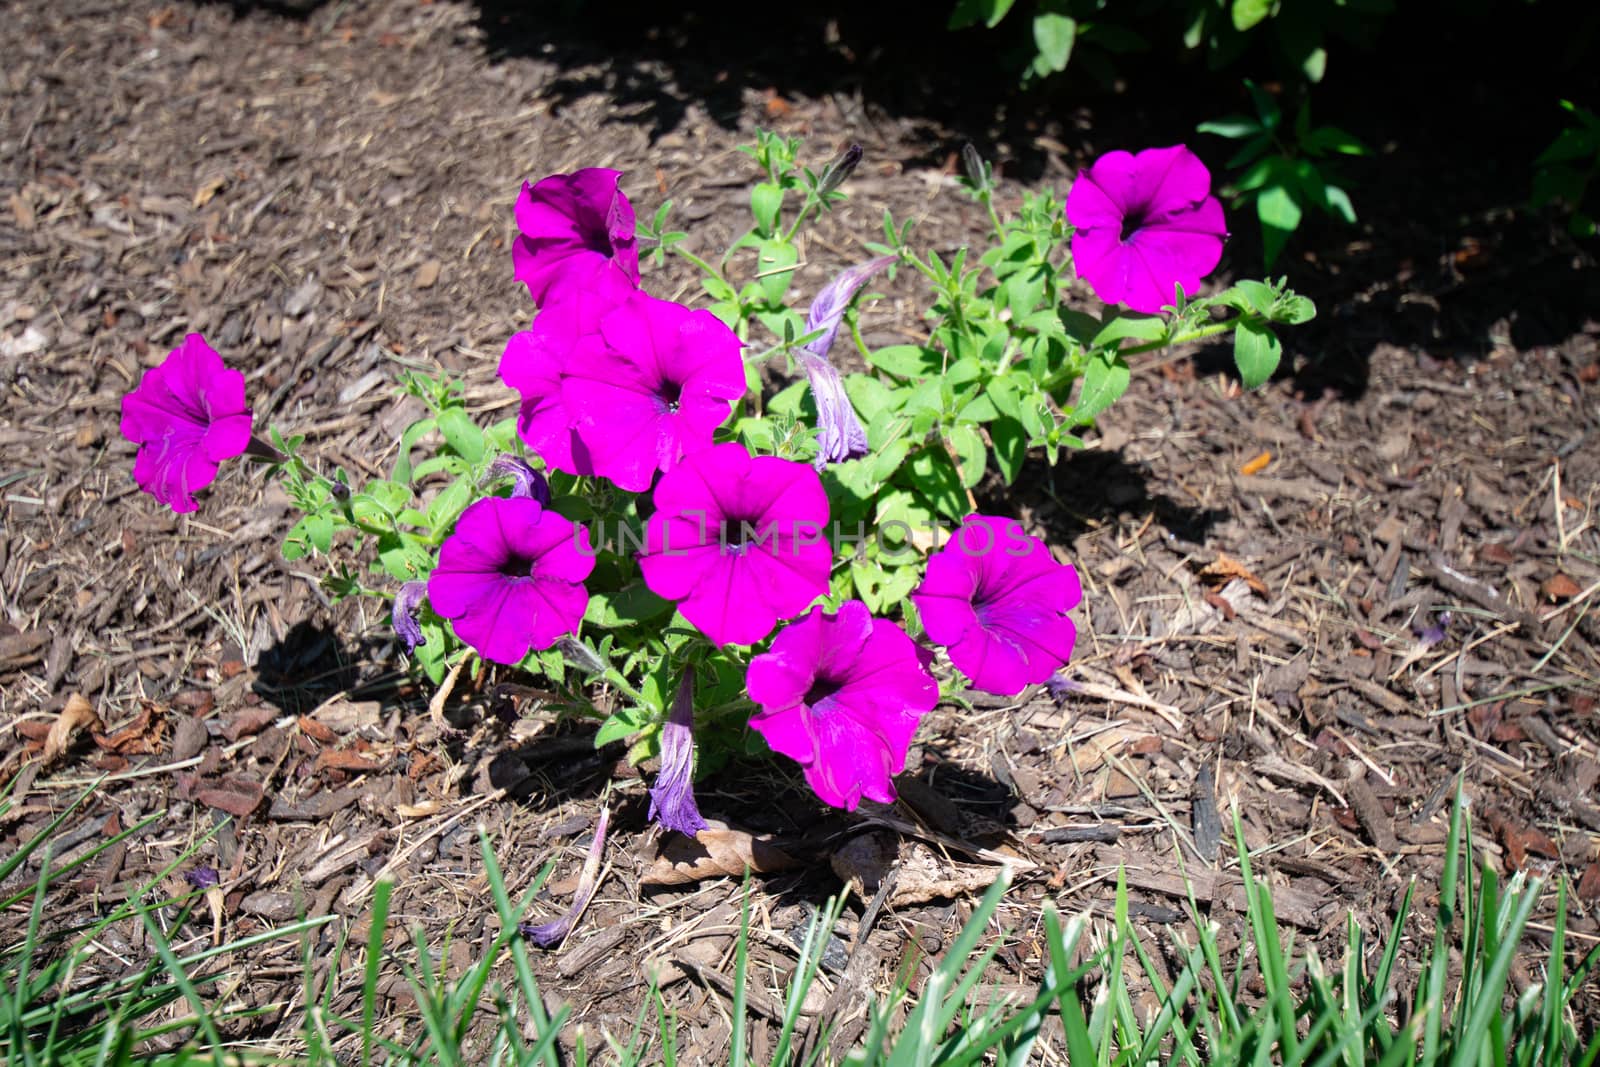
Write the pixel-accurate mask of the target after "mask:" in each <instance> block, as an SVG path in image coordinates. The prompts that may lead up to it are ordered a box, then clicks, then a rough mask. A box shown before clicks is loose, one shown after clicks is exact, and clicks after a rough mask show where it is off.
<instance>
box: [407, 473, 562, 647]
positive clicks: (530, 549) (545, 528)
mask: <svg viewBox="0 0 1600 1067" xmlns="http://www.w3.org/2000/svg"><path fill="white" fill-rule="evenodd" d="M592 570H594V550H593V549H591V548H590V547H589V532H588V531H587V530H585V529H584V528H583V527H581V526H574V525H573V524H572V522H570V521H569V520H567V519H565V518H562V517H561V516H560V515H558V514H556V513H555V512H554V511H548V510H546V509H545V508H544V506H543V505H541V504H540V503H539V502H538V501H537V500H533V499H530V498H528V497H511V498H504V497H493V496H491V497H485V498H484V499H482V500H479V501H478V502H477V503H475V504H473V505H472V506H471V507H469V508H467V510H465V511H463V512H462V513H461V517H460V518H459V519H457V520H456V526H455V529H454V530H453V531H451V533H450V536H449V537H447V538H445V541H444V544H443V545H441V546H440V548H439V565H438V566H437V567H435V568H434V569H433V573H432V574H431V575H429V576H428V603H429V604H431V605H432V606H433V610H434V612H435V613H436V614H438V615H440V616H442V617H443V618H446V619H449V620H451V622H452V623H453V624H454V625H455V629H456V634H457V636H459V637H460V638H461V640H463V641H465V642H466V643H467V644H469V645H471V646H472V647H473V648H475V649H477V650H478V654H479V655H480V656H482V657H483V658H484V659H487V660H493V661H494V662H496V663H517V662H519V661H520V660H521V659H522V658H523V657H524V656H526V655H527V654H528V650H529V649H530V648H536V649H543V648H549V647H550V646H551V645H553V644H555V642H556V639H557V638H559V637H561V636H563V635H565V634H570V633H573V632H575V631H576V630H577V629H578V623H579V622H581V621H582V620H583V612H584V609H585V608H587V607H588V605H589V594H588V592H587V591H586V590H585V589H584V587H583V585H582V582H583V580H584V579H585V578H587V577H589V572H590V571H592Z"/></svg>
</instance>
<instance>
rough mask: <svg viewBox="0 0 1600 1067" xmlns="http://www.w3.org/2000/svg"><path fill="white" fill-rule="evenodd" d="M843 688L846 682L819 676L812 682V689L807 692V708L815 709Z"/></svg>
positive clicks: (805, 698) (805, 700)
mask: <svg viewBox="0 0 1600 1067" xmlns="http://www.w3.org/2000/svg"><path fill="white" fill-rule="evenodd" d="M843 688H844V682H842V681H839V680H837V679H834V678H829V677H827V676H826V675H821V674H819V675H817V676H816V677H815V678H813V679H812V680H811V688H810V689H807V690H806V695H805V697H804V702H805V704H806V706H807V707H812V708H814V707H816V706H817V705H818V704H820V703H821V702H822V701H824V700H827V699H828V698H829V697H831V696H833V695H834V694H835V693H837V692H838V691H839V690H841V689H843Z"/></svg>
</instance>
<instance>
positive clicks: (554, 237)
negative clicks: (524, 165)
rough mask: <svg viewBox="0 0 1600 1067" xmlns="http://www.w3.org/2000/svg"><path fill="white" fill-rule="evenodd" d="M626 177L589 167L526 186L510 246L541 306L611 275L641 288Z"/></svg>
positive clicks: (522, 277) (519, 277) (519, 274)
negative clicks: (554, 296) (624, 191)
mask: <svg viewBox="0 0 1600 1067" xmlns="http://www.w3.org/2000/svg"><path fill="white" fill-rule="evenodd" d="M621 181H622V173H621V172H620V171H615V170H607V169H606V168H603V167H586V168H584V169H583V170H579V171H574V172H573V173H571V174H552V175H550V177H548V178H545V179H544V180H543V181H541V182H539V183H538V184H537V185H531V186H530V185H528V184H527V183H526V182H524V183H523V186H522V195H521V196H519V197H517V229H518V230H520V231H522V233H521V236H519V237H518V238H517V239H516V241H515V242H513V243H512V245H511V262H512V264H513V267H514V270H515V273H516V278H517V280H518V281H519V282H524V283H526V284H527V286H528V295H529V296H531V297H532V298H533V302H534V303H535V304H537V305H538V306H539V307H543V306H544V305H545V301H546V300H547V299H549V298H550V297H551V296H552V294H553V293H554V291H555V290H556V289H562V288H566V287H568V286H571V285H579V286H582V285H590V284H592V283H593V282H594V281H595V280H596V279H598V278H601V277H606V276H609V277H612V278H615V279H616V280H619V281H623V282H626V283H627V284H628V285H629V286H630V287H637V286H638V284H639V249H638V246H637V245H636V244H635V241H634V236H633V205H632V204H630V203H628V198H627V197H625V196H623V195H622V190H621V187H620V186H621Z"/></svg>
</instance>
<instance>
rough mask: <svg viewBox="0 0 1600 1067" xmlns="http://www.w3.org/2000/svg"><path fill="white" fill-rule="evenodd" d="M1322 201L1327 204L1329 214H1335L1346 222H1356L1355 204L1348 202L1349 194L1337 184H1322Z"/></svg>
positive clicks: (1353, 223) (1352, 224)
mask: <svg viewBox="0 0 1600 1067" xmlns="http://www.w3.org/2000/svg"><path fill="white" fill-rule="evenodd" d="M1322 200H1323V203H1325V204H1327V206H1328V213H1329V214H1330V215H1337V216H1339V217H1340V218H1341V219H1343V220H1344V221H1345V222H1346V223H1347V224H1349V225H1351V226H1354V225H1355V223H1356V206H1355V205H1354V204H1352V203H1351V202H1350V194H1349V193H1347V192H1345V191H1344V190H1343V189H1341V188H1339V187H1338V186H1337V185H1328V186H1324V187H1323V190H1322Z"/></svg>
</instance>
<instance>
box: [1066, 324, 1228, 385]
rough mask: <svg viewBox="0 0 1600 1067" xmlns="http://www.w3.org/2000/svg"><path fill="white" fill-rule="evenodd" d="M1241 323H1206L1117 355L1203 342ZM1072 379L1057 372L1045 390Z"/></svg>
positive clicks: (1068, 375) (1067, 374) (1125, 356)
mask: <svg viewBox="0 0 1600 1067" xmlns="http://www.w3.org/2000/svg"><path fill="white" fill-rule="evenodd" d="M1243 321H1244V317H1243V316H1240V317H1239V318H1233V319H1229V320H1228V321H1226V322H1213V323H1208V324H1207V325H1205V326H1201V327H1199V328H1198V329H1194V330H1190V331H1189V332H1188V333H1185V334H1180V335H1178V336H1177V337H1169V338H1167V339H1166V340H1164V341H1146V342H1145V343H1144V344H1142V345H1134V346H1133V347H1132V348H1122V349H1118V350H1117V354H1118V355H1119V356H1121V357H1122V358H1123V359H1127V358H1128V357H1129V356H1137V355H1142V354H1143V353H1145V352H1154V351H1155V350H1156V349H1158V348H1170V347H1172V346H1173V345H1185V344H1188V343H1189V342H1191V341H1200V340H1204V339H1205V338H1207V337H1215V336H1216V335H1217V334H1219V333H1227V332H1228V331H1229V330H1235V329H1238V327H1239V323H1241V322H1243ZM1072 377H1073V375H1070V374H1069V373H1068V371H1067V370H1066V369H1065V368H1063V369H1062V370H1059V371H1057V372H1056V373H1055V374H1053V375H1051V376H1050V378H1049V380H1048V381H1046V382H1045V385H1044V387H1045V390H1046V391H1049V390H1052V389H1056V388H1057V387H1059V386H1062V385H1065V384H1066V383H1067V382H1068V381H1069V380H1070V379H1071V378H1072Z"/></svg>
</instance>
